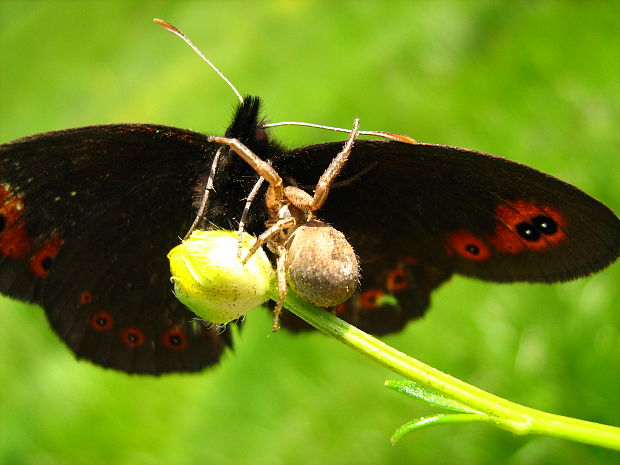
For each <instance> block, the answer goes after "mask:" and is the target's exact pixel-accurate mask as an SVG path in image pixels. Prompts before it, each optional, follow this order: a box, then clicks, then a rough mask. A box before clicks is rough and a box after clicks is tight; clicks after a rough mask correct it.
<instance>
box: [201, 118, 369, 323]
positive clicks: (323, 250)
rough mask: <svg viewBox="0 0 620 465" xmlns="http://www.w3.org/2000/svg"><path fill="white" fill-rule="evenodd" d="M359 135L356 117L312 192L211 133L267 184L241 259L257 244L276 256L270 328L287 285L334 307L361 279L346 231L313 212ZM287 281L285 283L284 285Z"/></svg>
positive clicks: (236, 143) (246, 150)
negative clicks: (254, 233)
mask: <svg viewBox="0 0 620 465" xmlns="http://www.w3.org/2000/svg"><path fill="white" fill-rule="evenodd" d="M358 134H359V120H358V119H357V118H356V119H355V121H354V123H353V129H352V131H351V133H350V136H349V138H348V139H347V141H346V142H345V144H344V146H343V148H342V150H341V151H340V153H338V155H336V156H335V157H334V159H333V160H332V161H331V163H330V164H329V166H328V167H327V169H326V170H325V172H324V173H323V174H322V175H321V177H320V178H319V181H318V183H317V185H316V188H315V191H314V195H310V194H309V193H307V192H306V191H304V190H302V189H301V188H299V187H297V186H286V187H285V186H284V182H283V180H282V177H281V176H280V175H279V174H278V173H277V171H276V170H275V169H274V168H273V167H272V166H271V165H270V164H269V163H268V162H266V161H264V160H262V159H261V158H259V157H258V156H257V155H256V154H254V153H253V152H252V151H251V150H250V149H249V148H248V147H246V146H245V145H243V144H242V143H241V142H240V141H239V140H238V139H234V138H226V137H210V138H209V140H210V141H213V142H216V143H219V144H222V145H226V146H228V147H230V148H231V149H232V150H233V151H234V152H235V153H237V154H238V155H239V156H240V157H241V158H243V160H245V161H246V162H247V163H248V164H249V165H250V166H251V167H252V168H253V169H254V170H255V171H256V173H258V174H259V175H260V176H261V178H262V179H264V180H265V181H267V182H268V183H269V187H268V188H267V192H266V194H265V204H266V207H267V214H268V220H267V222H266V226H267V229H266V230H265V231H264V232H263V233H262V234H261V235H260V236H259V237H258V238H257V240H256V243H255V244H254V246H253V247H252V249H251V250H250V251H249V252H248V254H247V255H246V257H245V258H244V259H243V260H242V263H246V262H247V261H248V259H249V258H250V257H251V256H252V254H254V253H255V252H256V251H257V250H258V249H259V248H260V247H261V246H263V245H265V244H266V245H267V247H268V248H269V249H270V250H271V251H272V252H273V253H274V254H275V255H276V257H277V259H276V272H277V279H278V292H279V301H278V302H277V304H276V308H275V311H274V324H273V329H274V331H275V330H277V328H278V326H279V323H278V321H279V316H280V312H281V311H282V307H283V305H284V300H285V298H286V294H287V289H288V287H290V288H291V289H292V290H293V291H294V292H295V293H296V294H297V295H299V296H300V297H302V298H303V299H305V300H306V301H308V302H310V303H312V304H315V305H318V306H321V307H332V306H335V305H338V304H341V303H342V302H344V301H345V300H347V299H348V298H350V297H351V295H352V294H353V292H354V291H355V290H356V289H357V286H358V282H359V262H358V259H357V256H356V255H355V251H354V250H353V247H351V245H350V244H349V242H348V241H347V239H346V238H345V236H344V234H342V233H341V232H340V231H338V230H336V229H335V228H333V227H332V226H329V225H328V224H326V223H324V222H322V221H321V220H319V219H317V218H316V217H315V216H314V212H315V211H317V210H319V209H320V208H321V207H322V206H323V204H324V203H325V201H326V200H327V196H328V194H329V189H330V187H331V185H332V183H333V181H334V179H335V178H336V177H337V176H338V174H339V172H340V170H341V169H342V168H343V166H344V165H345V163H346V161H347V158H348V157H349V154H350V153H351V149H352V147H353V143H354V141H355V139H356V138H357V137H358ZM287 285H288V286H287Z"/></svg>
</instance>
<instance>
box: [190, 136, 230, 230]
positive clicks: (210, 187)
mask: <svg viewBox="0 0 620 465" xmlns="http://www.w3.org/2000/svg"><path fill="white" fill-rule="evenodd" d="M221 153H222V149H221V148H220V149H219V150H218V151H217V152H215V156H214V157H213V162H212V163H211V170H210V171H209V177H208V178H207V184H206V185H205V190H204V192H203V194H202V198H201V199H200V206H199V207H198V212H197V213H196V218H194V222H193V223H192V225H191V226H190V228H189V231H187V234H185V237H184V239H187V238H188V237H189V235H190V234H191V233H192V232H193V231H194V229H196V227H197V226H198V223H199V222H200V220H202V216H203V215H204V213H205V210H206V209H207V205H208V204H209V194H210V193H211V191H212V190H213V179H214V178H215V172H216V171H217V165H218V163H219V161H220V154H221Z"/></svg>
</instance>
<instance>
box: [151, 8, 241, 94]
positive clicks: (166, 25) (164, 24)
mask: <svg viewBox="0 0 620 465" xmlns="http://www.w3.org/2000/svg"><path fill="white" fill-rule="evenodd" d="M153 22H155V23H157V24H159V25H160V26H162V27H163V28H164V29H166V30H167V31H169V32H172V33H173V34H174V35H176V36H177V37H180V38H181V39H182V40H183V42H185V43H186V44H187V45H189V46H190V47H191V48H192V50H193V51H194V52H196V53H197V54H198V56H199V57H200V58H202V59H203V60H204V61H205V62H206V63H207V64H208V65H209V66H210V67H211V68H212V69H213V71H215V72H216V73H217V75H218V76H219V77H221V78H222V79H223V80H224V82H225V83H226V84H228V87H230V88H231V89H232V91H233V92H234V93H235V95H236V96H237V98H238V99H239V101H240V102H241V103H243V97H242V96H241V94H240V93H239V91H238V90H237V88H236V87H235V86H234V85H233V83H232V82H230V81H229V80H228V78H227V77H226V76H224V73H222V72H221V71H220V70H219V69H217V66H215V65H214V64H213V63H211V60H209V59H208V58H207V57H206V56H204V54H203V53H202V52H201V51H200V50H199V49H198V47H196V46H195V45H194V44H193V43H192V41H191V40H189V37H187V36H186V35H185V34H183V33H182V32H181V31H180V30H179V29H177V28H176V27H174V26H173V25H172V24H170V23H168V22H167V21H164V20H163V19H158V18H155V19H153Z"/></svg>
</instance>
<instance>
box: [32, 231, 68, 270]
mask: <svg viewBox="0 0 620 465" xmlns="http://www.w3.org/2000/svg"><path fill="white" fill-rule="evenodd" d="M61 245H62V239H61V238H60V237H53V238H51V239H49V240H48V241H46V242H45V243H44V244H43V245H42V246H41V248H40V249H39V250H38V251H37V252H36V253H35V254H34V255H33V256H32V257H31V258H30V269H31V270H32V272H33V273H34V274H35V275H36V276H38V277H39V278H45V277H46V276H47V275H48V274H49V272H50V269H51V267H52V263H53V262H54V258H56V255H57V254H58V250H59V249H60V246H61Z"/></svg>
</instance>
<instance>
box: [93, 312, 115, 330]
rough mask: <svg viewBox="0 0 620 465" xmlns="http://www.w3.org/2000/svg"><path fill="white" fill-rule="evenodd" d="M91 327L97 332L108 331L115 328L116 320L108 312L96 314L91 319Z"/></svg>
mask: <svg viewBox="0 0 620 465" xmlns="http://www.w3.org/2000/svg"><path fill="white" fill-rule="evenodd" d="M90 326H91V327H92V328H94V329H96V330H97V331H107V330H108V329H110V328H112V326H114V318H112V315H110V314H109V313H107V312H99V313H95V314H94V315H93V316H92V317H91V318H90Z"/></svg>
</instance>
